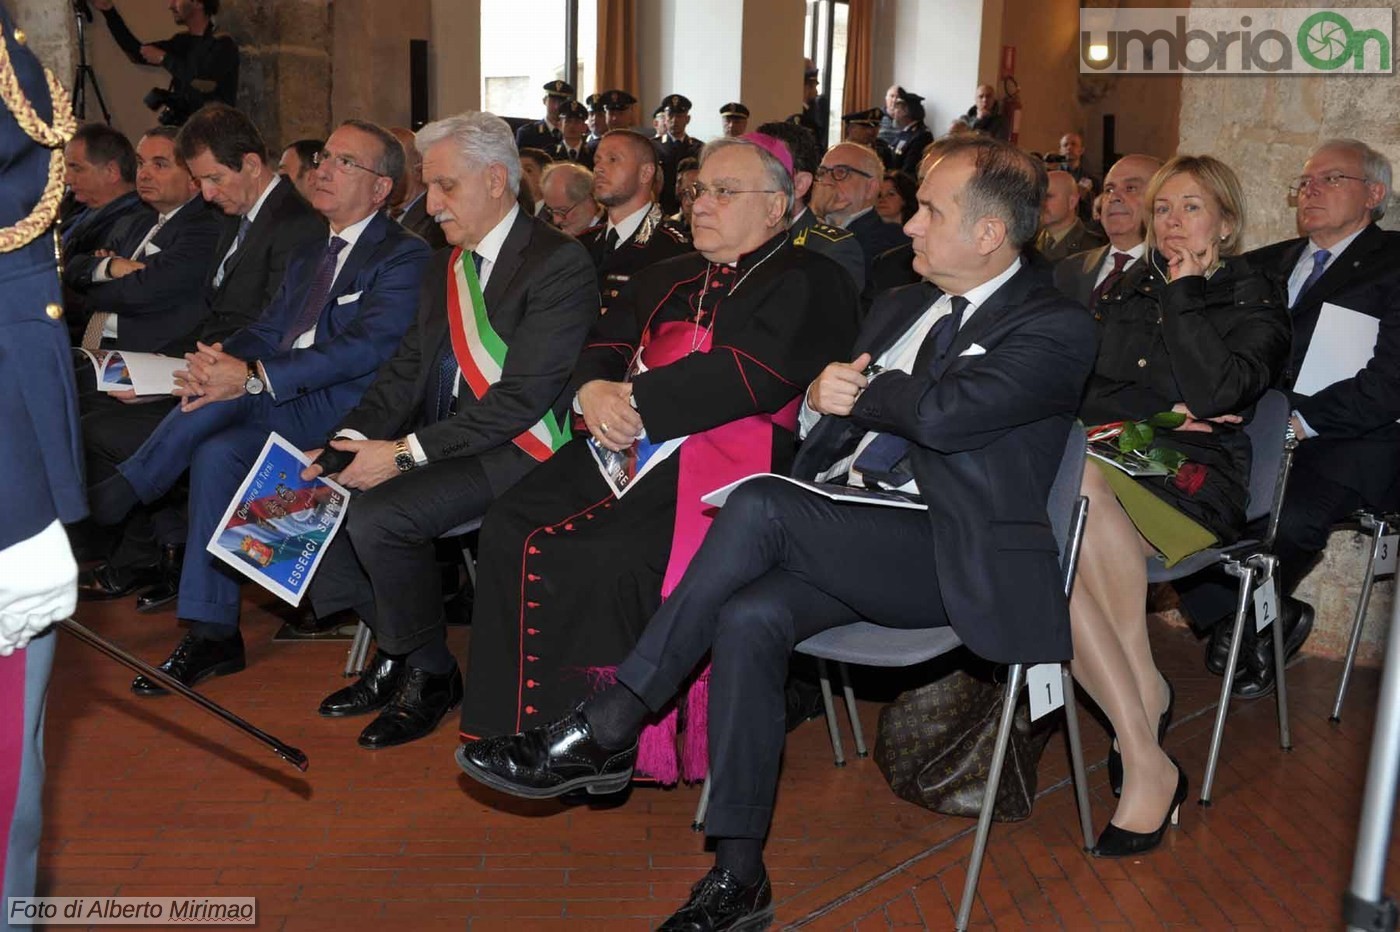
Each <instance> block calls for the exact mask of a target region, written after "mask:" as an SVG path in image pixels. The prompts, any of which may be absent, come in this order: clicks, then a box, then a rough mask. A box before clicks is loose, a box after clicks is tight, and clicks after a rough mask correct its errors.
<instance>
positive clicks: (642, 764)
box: [637, 707, 681, 786]
mask: <svg viewBox="0 0 1400 932" xmlns="http://www.w3.org/2000/svg"><path fill="white" fill-rule="evenodd" d="M637 773H638V774H640V775H642V776H647V777H652V778H654V779H655V780H656V781H657V782H659V783H661V784H662V785H663V786H673V785H675V783H676V782H677V781H679V780H680V776H681V774H680V762H679V761H678V760H677V759H676V710H675V708H674V707H673V708H672V709H671V711H669V712H667V713H666V717H665V718H663V719H662V720H661V721H659V722H657V723H656V724H655V725H648V726H646V727H645V728H643V729H642V736H641V738H640V739H639V740H638V742H637Z"/></svg>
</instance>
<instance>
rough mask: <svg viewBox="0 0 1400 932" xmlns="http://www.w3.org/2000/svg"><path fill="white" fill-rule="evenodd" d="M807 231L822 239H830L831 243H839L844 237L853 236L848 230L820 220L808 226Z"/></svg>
mask: <svg viewBox="0 0 1400 932" xmlns="http://www.w3.org/2000/svg"><path fill="white" fill-rule="evenodd" d="M807 232H809V233H815V234H817V235H818V236H820V237H821V238H822V239H826V240H830V241H831V242H833V243H839V242H841V241H842V240H844V239H850V238H851V237H852V236H855V234H854V233H852V232H851V231H850V230H843V229H841V228H840V227H834V226H832V225H831V224H829V223H822V222H820V221H818V222H816V223H814V224H812V225H811V226H810V227H808V228H807Z"/></svg>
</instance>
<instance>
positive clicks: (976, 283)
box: [458, 136, 1096, 929]
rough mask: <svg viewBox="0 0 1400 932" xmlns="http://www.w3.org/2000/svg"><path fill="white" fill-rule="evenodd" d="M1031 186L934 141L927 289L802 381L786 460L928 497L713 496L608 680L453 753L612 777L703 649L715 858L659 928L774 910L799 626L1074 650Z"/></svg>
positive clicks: (1060, 425)
mask: <svg viewBox="0 0 1400 932" xmlns="http://www.w3.org/2000/svg"><path fill="white" fill-rule="evenodd" d="M1044 191H1045V172H1044V169H1043V167H1042V166H1041V165H1040V164H1039V163H1038V162H1037V161H1036V160H1034V159H1032V158H1031V157H1029V156H1028V155H1025V154H1024V153H1021V152H1019V151H1017V150H1015V149H1014V148H1012V147H1010V146H1009V145H1007V144H1005V143H1002V142H999V141H997V140H993V139H990V138H985V137H980V136H969V137H965V141H964V140H963V139H960V140H958V141H957V142H954V143H950V144H949V145H948V148H947V149H945V150H944V153H943V154H942V156H941V158H939V159H938V161H937V162H935V164H934V165H933V167H932V168H931V169H930V170H929V173H928V176H927V178H926V179H925V181H924V183H923V185H922V187H921V188H920V191H919V203H920V210H919V213H918V214H917V215H916V216H915V218H914V219H913V220H911V221H910V228H911V231H912V232H913V239H914V243H915V252H916V256H917V262H918V264H919V271H920V274H922V275H923V276H924V277H925V278H926V279H927V280H928V282H930V283H931V284H919V285H914V286H911V287H909V288H905V289H900V290H898V291H896V292H893V293H891V294H890V295H888V296H887V297H886V298H885V299H883V300H881V301H880V302H878V303H877V304H876V306H875V308H874V309H873V310H872V311H871V314H870V316H869V318H868V320H867V321H866V324H865V326H864V327H863V328H862V331H861V334H860V336H859V337H858V338H857V340H856V345H855V353H856V356H855V359H854V360H852V361H851V362H849V363H844V362H842V363H833V364H831V365H830V366H828V367H827V369H826V370H825V371H824V372H823V373H822V374H821V375H820V376H819V377H818V378H817V380H816V381H814V382H813V383H812V384H811V385H810V386H809V388H808V390H807V394H806V403H805V405H804V410H803V413H802V423H803V425H804V426H805V429H806V436H807V439H806V442H805V443H804V444H803V446H802V448H801V449H800V451H799V453H798V459H797V462H796V464H795V465H794V469H793V472H794V475H795V476H797V477H799V478H802V479H809V480H810V479H816V480H820V481H828V482H849V483H851V484H854V485H861V484H862V483H864V484H879V485H880V486H881V487H884V488H897V489H900V490H902V491H906V492H908V493H911V494H915V495H917V494H919V491H920V490H921V489H922V490H927V493H928V494H927V495H926V496H925V497H924V502H925V503H926V504H927V506H928V511H927V512H926V513H920V512H918V511H913V510H907V509H898V508H880V507H871V506H868V505H847V504H841V503H837V502H833V501H831V500H829V499H827V498H824V497H822V496H819V495H816V494H814V493H811V492H808V491H806V490H803V489H799V488H797V487H795V486H793V485H790V484H789V483H787V482H784V481H781V480H778V479H759V480H755V481H753V482H751V483H750V484H748V485H746V486H744V487H742V488H741V489H739V490H737V491H736V492H734V493H733V494H732V495H731V496H730V498H729V500H728V502H727V503H726V504H725V506H724V507H723V508H722V509H721V511H720V514H719V517H718V518H717V519H716V521H715V523H714V525H713V526H712V527H711V529H710V532H709V534H708V535H707V536H706V539H705V542H704V544H703V545H702V546H701V548H700V551H699V553H698V554H697V555H696V556H695V558H694V560H693V561H692V563H691V565H690V568H689V569H688V570H687V572H686V574H685V577H684V579H683V580H682V581H681V583H680V585H679V586H678V587H677V588H676V589H675V590H674V591H673V592H672V594H671V596H670V598H669V599H668V600H667V601H666V602H664V603H663V604H662V606H661V609H660V610H659V611H658V612H657V614H656V615H655V616H653V618H652V620H651V622H650V624H648V626H647V628H646V630H645V632H644V633H643V634H642V637H641V639H640V641H639V642H638V644H637V647H636V649H635V650H634V651H633V652H632V654H631V655H630V656H629V657H628V658H627V659H626V660H625V661H623V663H622V664H621V665H619V667H618V669H617V685H615V686H613V687H611V688H609V689H607V690H605V691H603V692H601V693H599V694H598V695H597V696H595V697H594V698H593V699H590V700H588V701H587V702H586V703H584V705H583V706H582V707H581V709H580V710H579V711H576V712H574V713H572V714H570V715H569V716H567V717H565V718H563V719H561V720H559V721H556V722H554V723H551V724H549V725H547V726H545V727H543V728H537V729H533V730H531V731H528V732H525V733H524V734H522V735H518V736H515V737H511V738H487V739H484V740H481V741H477V742H473V743H471V744H468V745H466V746H464V747H463V748H462V749H461V750H459V752H458V763H459V764H460V765H461V766H462V768H463V769H464V770H465V771H466V772H467V774H468V775H469V776H472V777H473V778H475V779H477V780H480V781H481V782H483V783H485V784H487V785H488V786H492V787H495V788H497V789H499V790H502V791H504V792H507V793H512V794H514V795H519V796H525V797H544V796H554V795H558V794H560V793H562V792H566V791H568V790H571V789H576V788H587V789H589V790H590V791H591V792H598V793H602V792H608V791H610V790H612V789H618V788H621V787H623V786H625V785H626V782H627V780H628V779H629V778H630V776H631V773H632V769H633V765H634V763H635V760H636V747H637V745H636V736H637V734H638V732H639V730H640V728H641V726H642V723H643V721H644V720H645V719H646V717H647V716H648V715H649V714H651V711H652V710H654V709H659V708H661V707H662V705H664V703H665V702H667V701H669V699H670V697H671V696H672V695H674V693H675V692H676V690H677V689H678V688H679V687H680V686H681V684H682V683H683V682H684V681H685V679H686V678H687V677H688V676H689V675H690V674H691V672H692V671H693V669H694V668H695V666H696V665H697V664H698V663H700V661H701V660H702V659H703V658H704V657H705V655H706V654H710V655H711V657H712V666H711V671H710V711H709V719H708V726H709V735H710V761H711V764H712V770H711V773H710V781H711V782H710V808H709V814H708V816H707V818H706V823H705V824H706V830H707V832H709V834H711V836H713V837H716V838H717V844H716V865H715V867H714V869H712V870H711V871H710V873H709V874H708V875H706V877H705V879H704V880H702V881H701V882H700V883H698V884H697V885H696V886H695V887H694V888H693V890H692V892H691V897H690V901H689V902H688V903H686V904H685V906H683V907H682V908H681V910H680V911H679V912H677V913H676V914H675V915H674V916H673V917H672V918H671V919H670V920H668V921H667V922H666V923H664V924H663V925H662V926H661V928H662V929H696V928H703V929H729V928H735V927H737V926H738V925H739V924H741V923H743V922H756V921H757V920H759V919H760V918H761V917H764V916H767V915H768V914H769V913H770V912H771V892H770V888H769V884H768V878H767V874H766V871H765V870H764V867H763V861H762V845H763V838H764V837H765V835H766V834H767V831H768V823H769V819H770V815H771V812H772V806H773V797H774V794H775V793H776V791H777V783H778V765H779V758H780V756H781V753H782V748H783V734H784V727H783V726H784V715H783V680H784V677H785V675H786V672H787V663H788V656H789V654H790V653H791V651H792V648H793V645H794V644H796V643H797V642H798V641H801V640H802V639H804V638H806V637H809V636H810V635H812V634H815V633H817V632H818V631H822V630H825V629H827V628H832V627H836V626H839V625H843V624H847V623H850V622H853V621H857V620H859V619H861V618H864V619H867V620H869V621H872V622H876V623H879V624H884V625H888V626H891V627H904V628H927V627H937V626H942V625H951V626H952V627H953V628H954V630H955V631H956V632H957V634H958V636H959V637H961V638H962V639H963V640H965V641H966V642H967V644H968V646H969V647H970V648H971V649H972V650H973V651H975V652H977V653H978V654H980V655H982V656H985V657H987V658H989V659H992V660H995V661H1000V662H1007V661H1013V660H1030V661H1058V660H1064V659H1066V658H1068V657H1069V656H1070V653H1071V649H1070V631H1069V612H1068V606H1067V604H1066V600H1065V598H1064V594H1063V591H1062V588H1061V581H1060V568H1059V559H1058V556H1057V552H1056V544H1055V540H1054V537H1053V535H1052V533H1051V530H1050V524H1049V521H1048V519H1047V517H1046V513H1045V503H1046V498H1047V496H1048V494H1049V489H1050V484H1051V482H1052V480H1053V479H1054V476H1055V473H1056V470H1057V468H1058V466H1059V462H1060V459H1061V457H1062V455H1063V452H1064V444H1065V439H1066V436H1067V432H1068V430H1069V428H1070V425H1071V424H1072V423H1073V420H1074V412H1075V409H1076V407H1077V406H1078V404H1079V398H1080V393H1081V391H1082V390H1083V387H1084V382H1085V380H1086V379H1087V377H1088V375H1089V373H1090V370H1091V368H1092V366H1093V361H1094V354H1095V342H1096V336H1095V330H1094V324H1093V321H1092V320H1091V319H1090V318H1089V316H1088V315H1087V314H1085V313H1084V311H1083V309H1082V308H1080V307H1079V306H1078V305H1077V304H1075V303H1074V302H1072V301H1070V300H1069V299H1067V298H1064V297H1062V296H1060V295H1059V294H1057V293H1055V292H1054V291H1053V289H1050V288H1047V287H1044V286H1043V285H1041V284H1040V283H1039V281H1038V280H1037V279H1036V277H1035V276H1034V275H1031V274H1029V273H1028V271H1027V270H1026V269H1024V268H1022V264H1021V260H1020V256H1019V253H1020V249H1021V247H1022V246H1023V245H1024V244H1025V243H1026V242H1028V241H1029V240H1030V238H1031V237H1032V236H1033V235H1034V233H1035V228H1036V225H1037V218H1038V214H1039V207H1040V200H1041V198H1042V197H1043V195H1044ZM965 205H975V206H976V208H980V209H978V210H977V212H976V213H964V210H963V208H964V206H965ZM1008 580H1015V584H1014V585H1009V584H1008Z"/></svg>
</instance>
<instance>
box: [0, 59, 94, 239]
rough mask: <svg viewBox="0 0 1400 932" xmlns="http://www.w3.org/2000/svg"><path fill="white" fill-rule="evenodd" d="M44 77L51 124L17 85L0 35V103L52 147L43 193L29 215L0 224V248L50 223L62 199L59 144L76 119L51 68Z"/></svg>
mask: <svg viewBox="0 0 1400 932" xmlns="http://www.w3.org/2000/svg"><path fill="white" fill-rule="evenodd" d="M44 77H45V78H47V79H48V82H49V94H50V96H51V98H52V101H53V124H52V125H49V124H48V123H45V122H44V121H43V119H42V118H41V117H40V116H39V114H38V113H36V112H35V110H34V107H33V106H32V105H31V104H30V103H29V99H28V98H27V97H25V96H24V91H23V89H22V88H20V86H19V78H18V77H17V76H16V75H15V69H14V66H13V65H12V64H11V62H10V50H9V46H8V44H7V43H6V41H5V38H4V37H3V36H0V103H4V105H5V107H6V108H8V109H9V111H10V112H11V113H13V114H14V116H15V122H17V123H18V124H19V128H20V129H22V130H24V133H25V135H27V136H28V137H29V138H30V139H32V140H34V141H35V142H36V143H38V144H39V145H41V146H43V147H44V148H46V149H52V150H54V151H53V155H52V157H51V158H50V160H49V180H48V183H47V184H46V185H45V186H44V196H43V197H41V198H40V199H39V203H37V204H35V205H34V209H33V210H31V211H30V212H29V216H27V217H25V218H24V219H23V220H21V221H19V222H18V223H16V224H15V225H14V226H9V227H3V228H0V252H13V251H14V250H16V249H19V248H20V247H22V246H26V245H28V244H29V243H31V242H33V241H34V240H35V239H37V238H38V237H39V236H41V235H42V234H43V233H44V231H45V230H48V229H49V228H50V227H52V226H53V222H54V218H55V217H57V216H58V205H59V202H60V201H62V200H63V147H64V145H66V144H67V142H68V140H69V139H71V138H72V137H73V133H74V132H75V131H77V129H78V121H77V119H76V118H75V117H74V116H73V104H72V101H70V100H69V98H68V92H67V91H66V90H64V89H63V85H62V84H59V83H58V79H57V78H55V77H54V75H53V72H52V71H50V70H49V69H47V68H45V69H44Z"/></svg>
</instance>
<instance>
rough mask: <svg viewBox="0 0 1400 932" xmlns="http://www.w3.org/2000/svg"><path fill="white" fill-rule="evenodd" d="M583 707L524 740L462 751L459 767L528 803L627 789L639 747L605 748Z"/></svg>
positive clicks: (489, 741)
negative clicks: (570, 794)
mask: <svg viewBox="0 0 1400 932" xmlns="http://www.w3.org/2000/svg"><path fill="white" fill-rule="evenodd" d="M581 708H582V707H581V706H580V707H579V709H575V710H574V711H573V712H570V713H569V714H568V715H566V716H564V717H563V718H561V719H559V720H557V721H554V722H550V723H549V724H547V725H541V726H540V727H539V728H532V729H530V730H529V731H527V732H523V733H521V734H518V735H510V736H508V737H498V738H483V739H482V740H480V741H472V742H470V743H468V744H464V745H462V746H461V747H459V748H458V749H457V754H456V757H457V766H459V767H461V768H462V770H463V772H465V773H466V775H467V776H469V777H471V778H472V779H473V780H476V781H477V782H479V783H484V784H486V785H487V786H489V787H491V788H492V789H493V790H500V791H501V792H502V793H509V794H510V795H511V796H521V797H524V798H525V799H548V798H550V797H553V796H562V795H564V794H565V793H568V792H571V791H573V790H587V791H588V792H589V793H591V794H593V795H595V796H599V795H604V794H607V793H617V792H620V791H622V790H624V789H626V788H627V785H628V784H629V783H631V782H632V770H633V768H634V767H635V766H636V765H637V742H636V741H633V742H632V746H631V747H629V748H624V749H623V750H616V749H614V748H605V747H603V746H602V745H601V744H599V743H598V741H597V740H596V739H595V738H594V737H593V729H592V728H590V727H589V725H588V719H586V718H584V716H583V712H582V711H580V709H581Z"/></svg>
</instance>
